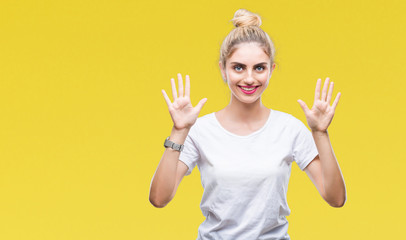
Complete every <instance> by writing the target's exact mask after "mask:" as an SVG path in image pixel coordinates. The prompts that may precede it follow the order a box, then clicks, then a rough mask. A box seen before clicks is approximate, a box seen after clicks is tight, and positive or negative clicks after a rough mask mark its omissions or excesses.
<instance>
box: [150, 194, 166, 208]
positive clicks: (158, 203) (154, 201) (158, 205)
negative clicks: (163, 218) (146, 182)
mask: <svg viewBox="0 0 406 240" xmlns="http://www.w3.org/2000/svg"><path fill="white" fill-rule="evenodd" d="M149 202H150V203H151V204H152V206H154V207H156V208H163V207H165V206H166V205H167V204H168V203H163V202H161V201H157V200H155V199H154V198H152V197H149Z"/></svg>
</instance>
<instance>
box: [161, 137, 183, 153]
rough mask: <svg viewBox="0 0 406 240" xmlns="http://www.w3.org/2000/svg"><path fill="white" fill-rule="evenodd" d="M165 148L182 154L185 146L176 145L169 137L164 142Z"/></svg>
mask: <svg viewBox="0 0 406 240" xmlns="http://www.w3.org/2000/svg"><path fill="white" fill-rule="evenodd" d="M164 147H166V148H168V147H170V148H172V149H174V150H176V151H179V152H181V151H182V150H183V148H184V147H185V146H184V145H183V144H177V143H174V142H172V141H171V140H169V137H167V138H166V139H165V142H164Z"/></svg>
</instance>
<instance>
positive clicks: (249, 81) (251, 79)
mask: <svg viewBox="0 0 406 240" xmlns="http://www.w3.org/2000/svg"><path fill="white" fill-rule="evenodd" d="M244 83H245V84H247V85H251V84H254V77H253V76H252V71H248V73H247V76H246V77H245V79H244Z"/></svg>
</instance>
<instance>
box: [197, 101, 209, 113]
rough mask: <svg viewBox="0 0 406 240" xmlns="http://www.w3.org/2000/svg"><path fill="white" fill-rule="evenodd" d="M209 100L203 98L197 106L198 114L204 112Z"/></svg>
mask: <svg viewBox="0 0 406 240" xmlns="http://www.w3.org/2000/svg"><path fill="white" fill-rule="evenodd" d="M206 101H207V98H203V99H202V100H200V102H199V103H198V104H197V105H196V109H197V111H198V112H200V110H202V108H203V105H204V104H205V103H206Z"/></svg>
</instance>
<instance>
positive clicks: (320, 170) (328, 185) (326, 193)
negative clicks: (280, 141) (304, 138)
mask: <svg viewBox="0 0 406 240" xmlns="http://www.w3.org/2000/svg"><path fill="white" fill-rule="evenodd" d="M312 135H313V139H314V142H315V143H316V146H317V150H318V152H319V155H318V156H317V157H316V158H315V159H314V160H313V161H312V162H311V163H310V164H309V165H308V166H307V167H306V168H305V169H304V171H305V172H306V174H307V175H308V176H309V178H310V179H311V180H312V182H313V183H314V185H315V186H316V188H317V189H318V191H319V192H320V195H321V196H322V197H323V198H324V200H325V201H326V202H327V203H328V204H329V205H330V206H332V207H342V206H343V205H344V203H345V201H346V199H347V193H346V188H345V183H344V178H343V176H342V173H341V170H340V166H339V164H338V162H337V159H336V157H335V155H334V151H333V148H332V147H331V143H330V139H329V135H328V132H327V131H326V132H317V131H312Z"/></svg>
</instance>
